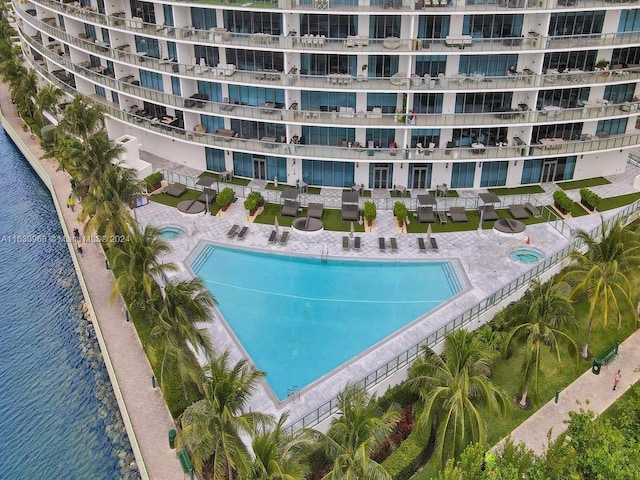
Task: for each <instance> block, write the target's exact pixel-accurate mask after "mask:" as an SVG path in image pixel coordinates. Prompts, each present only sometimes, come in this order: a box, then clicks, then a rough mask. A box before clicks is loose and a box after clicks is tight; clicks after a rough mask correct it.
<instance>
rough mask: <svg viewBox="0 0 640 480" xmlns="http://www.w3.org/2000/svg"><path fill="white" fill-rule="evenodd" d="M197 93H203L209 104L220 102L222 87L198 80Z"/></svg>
mask: <svg viewBox="0 0 640 480" xmlns="http://www.w3.org/2000/svg"><path fill="white" fill-rule="evenodd" d="M198 93H204V94H205V95H207V97H209V100H210V101H211V102H221V101H222V85H220V84H219V83H212V82H205V81H204V80H198Z"/></svg>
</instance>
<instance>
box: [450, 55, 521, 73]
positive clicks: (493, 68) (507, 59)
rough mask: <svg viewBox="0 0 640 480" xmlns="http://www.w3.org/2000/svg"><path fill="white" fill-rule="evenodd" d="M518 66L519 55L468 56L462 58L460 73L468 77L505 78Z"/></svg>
mask: <svg viewBox="0 0 640 480" xmlns="http://www.w3.org/2000/svg"><path fill="white" fill-rule="evenodd" d="M517 64H518V55H517V54H506V55H468V56H463V57H461V58H460V66H459V67H458V72H460V73H464V74H466V75H471V74H473V73H483V74H485V75H489V76H492V77H504V76H505V75H506V74H507V71H508V70H509V67H510V66H511V65H517Z"/></svg>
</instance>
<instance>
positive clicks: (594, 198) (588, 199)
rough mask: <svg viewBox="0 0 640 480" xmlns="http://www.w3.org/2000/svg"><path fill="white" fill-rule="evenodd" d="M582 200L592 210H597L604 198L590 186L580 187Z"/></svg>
mask: <svg viewBox="0 0 640 480" xmlns="http://www.w3.org/2000/svg"><path fill="white" fill-rule="evenodd" d="M580 201H581V202H582V204H583V205H584V206H585V207H587V208H590V209H591V210H597V209H598V207H599V206H600V203H601V202H602V198H600V196H599V195H597V194H596V193H595V192H594V191H593V190H591V189H589V188H581V189H580Z"/></svg>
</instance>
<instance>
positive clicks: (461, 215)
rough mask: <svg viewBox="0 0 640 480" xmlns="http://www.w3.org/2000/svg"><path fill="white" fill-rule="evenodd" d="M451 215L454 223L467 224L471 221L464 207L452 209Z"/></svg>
mask: <svg viewBox="0 0 640 480" xmlns="http://www.w3.org/2000/svg"><path fill="white" fill-rule="evenodd" d="M449 214H450V215H451V221H453V222H467V221H468V220H469V218H468V217H467V212H465V210H464V207H451V208H450V209H449Z"/></svg>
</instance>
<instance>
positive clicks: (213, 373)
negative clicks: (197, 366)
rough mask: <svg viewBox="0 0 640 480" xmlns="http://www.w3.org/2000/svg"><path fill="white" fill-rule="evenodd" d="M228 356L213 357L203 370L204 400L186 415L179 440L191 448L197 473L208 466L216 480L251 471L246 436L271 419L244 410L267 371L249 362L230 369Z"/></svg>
mask: <svg viewBox="0 0 640 480" xmlns="http://www.w3.org/2000/svg"><path fill="white" fill-rule="evenodd" d="M228 363H229V353H228V352H224V353H223V354H222V355H220V356H218V357H215V358H212V359H211V362H210V363H209V364H208V365H206V366H205V367H204V368H203V370H202V386H203V392H204V399H203V400H201V401H200V402H196V404H194V406H193V408H191V407H189V408H188V409H187V411H185V416H186V415H187V413H188V422H185V417H184V416H183V422H182V427H183V428H182V432H181V436H180V438H181V439H182V440H183V441H184V442H185V443H186V444H187V445H188V446H189V447H190V450H191V452H192V455H191V459H192V461H193V466H194V468H195V470H196V471H197V472H199V473H202V472H203V471H204V469H205V466H206V467H207V469H208V470H209V471H208V473H209V474H210V476H211V478H212V479H213V480H233V479H235V478H244V476H242V477H238V473H241V474H244V473H246V472H247V471H248V470H249V469H250V465H251V463H252V462H251V455H250V454H249V451H248V449H247V446H246V445H245V443H244V441H243V435H245V434H252V433H254V432H255V431H256V429H257V428H258V427H259V426H260V425H263V424H268V423H269V422H270V421H271V417H269V416H268V415H265V414H263V413H259V412H247V411H245V409H246V407H247V403H248V401H249V398H250V397H251V394H252V393H253V391H254V390H255V388H256V385H257V383H258V381H259V380H260V379H261V378H262V377H264V372H261V371H260V370H258V369H256V368H255V367H254V366H253V365H250V364H248V363H247V361H246V360H240V361H239V362H237V363H236V364H235V365H234V366H233V367H231V368H229V366H228Z"/></svg>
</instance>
